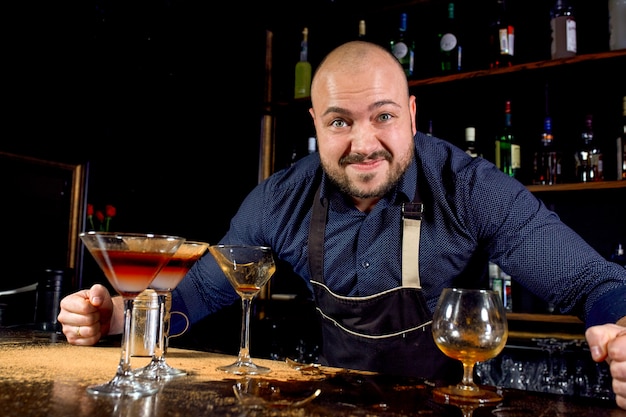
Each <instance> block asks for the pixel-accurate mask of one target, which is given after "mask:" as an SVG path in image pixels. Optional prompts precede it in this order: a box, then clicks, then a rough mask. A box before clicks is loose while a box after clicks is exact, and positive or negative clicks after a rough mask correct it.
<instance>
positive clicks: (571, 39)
mask: <svg viewBox="0 0 626 417" xmlns="http://www.w3.org/2000/svg"><path fill="white" fill-rule="evenodd" d="M550 31H551V33H552V42H551V45H550V53H551V56H552V59H558V58H569V57H572V56H575V55H576V50H577V48H576V18H575V16H574V8H573V7H572V6H571V5H570V4H569V3H568V0H556V1H555V3H554V5H553V6H552V8H551V9H550Z"/></svg>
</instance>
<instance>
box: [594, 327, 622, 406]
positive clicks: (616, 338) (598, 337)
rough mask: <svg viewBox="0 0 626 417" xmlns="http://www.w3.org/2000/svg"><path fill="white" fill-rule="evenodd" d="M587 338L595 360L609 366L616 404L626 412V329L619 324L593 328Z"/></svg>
mask: <svg viewBox="0 0 626 417" xmlns="http://www.w3.org/2000/svg"><path fill="white" fill-rule="evenodd" d="M620 322H621V320H620ZM585 338H586V339H587V343H588V344H589V350H590V351H591V357H592V358H593V360H594V361H596V362H601V361H606V362H607V363H608V364H609V368H610V370H611V376H612V377H613V392H614V393H615V402H616V403H617V405H618V406H619V407H620V408H623V409H625V410H626V327H624V326H620V325H617V324H603V325H601V326H592V327H589V328H588V329H587V331H586V332H585Z"/></svg>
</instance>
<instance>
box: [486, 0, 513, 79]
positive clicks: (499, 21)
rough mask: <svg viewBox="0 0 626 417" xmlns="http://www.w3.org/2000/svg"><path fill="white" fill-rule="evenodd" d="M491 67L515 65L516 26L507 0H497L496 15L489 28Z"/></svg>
mask: <svg viewBox="0 0 626 417" xmlns="http://www.w3.org/2000/svg"><path fill="white" fill-rule="evenodd" d="M489 47H490V55H491V57H490V62H489V67H490V68H505V67H510V66H511V65H513V57H514V56H515V27H514V25H513V22H512V21H511V19H510V17H509V15H508V13H507V10H506V3H505V0H496V9H495V17H494V18H493V20H492V22H491V25H490V30H489Z"/></svg>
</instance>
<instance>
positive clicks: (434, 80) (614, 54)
mask: <svg viewBox="0 0 626 417" xmlns="http://www.w3.org/2000/svg"><path fill="white" fill-rule="evenodd" d="M618 57H626V49H621V50H618V51H609V52H600V53H595V54H585V55H577V56H575V57H571V58H561V59H551V60H547V61H536V62H529V63H525V64H518V65H513V66H511V67H508V68H497V69H484V70H478V71H469V72H462V73H459V74H453V75H446V76H440V77H431V78H423V79H420V80H409V87H420V86H425V85H435V84H444V83H450V82H453V81H460V80H469V79H475V78H481V77H491V76H494V75H502V74H510V73H515V72H522V71H533V70H539V69H545V68H552V67H562V66H564V65H573V64H580V63H583V62H589V61H596V62H597V61H599V60H610V59H614V58H618Z"/></svg>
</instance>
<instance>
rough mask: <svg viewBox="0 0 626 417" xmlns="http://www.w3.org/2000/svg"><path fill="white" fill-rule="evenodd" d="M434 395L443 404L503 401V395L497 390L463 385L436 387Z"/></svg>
mask: <svg viewBox="0 0 626 417" xmlns="http://www.w3.org/2000/svg"><path fill="white" fill-rule="evenodd" d="M433 397H434V399H435V401H437V402H440V403H443V404H495V403H499V402H500V401H502V396H501V395H500V394H498V393H497V392H495V391H491V390H488V389H483V388H479V387H465V386H463V385H450V386H447V387H437V388H434V389H433Z"/></svg>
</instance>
